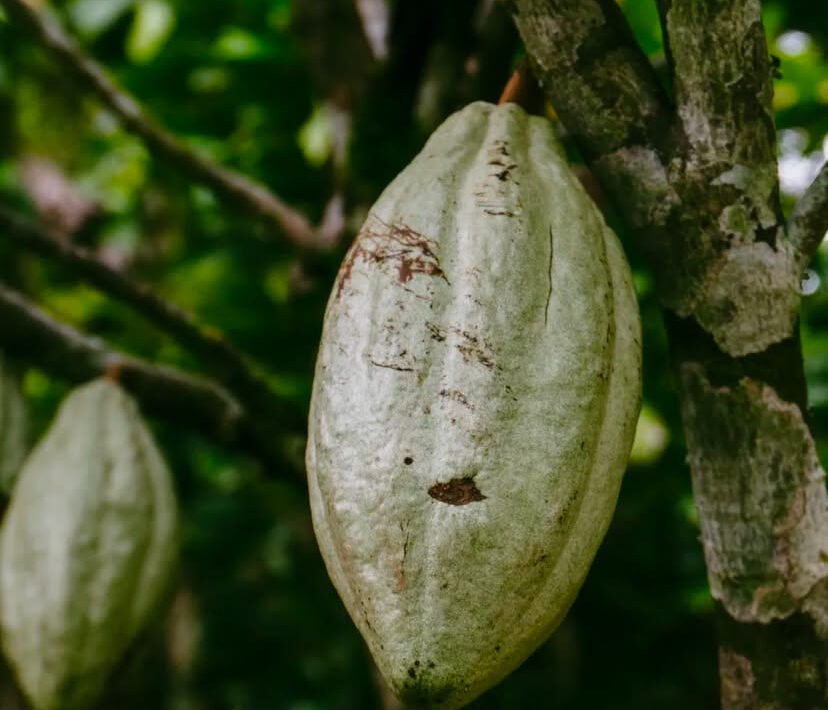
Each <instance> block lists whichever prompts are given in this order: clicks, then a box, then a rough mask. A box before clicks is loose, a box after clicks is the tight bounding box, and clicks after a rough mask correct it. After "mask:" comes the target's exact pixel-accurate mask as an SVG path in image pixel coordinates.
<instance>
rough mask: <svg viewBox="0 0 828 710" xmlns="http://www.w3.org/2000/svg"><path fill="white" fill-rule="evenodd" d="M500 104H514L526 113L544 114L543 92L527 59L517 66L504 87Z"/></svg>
mask: <svg viewBox="0 0 828 710" xmlns="http://www.w3.org/2000/svg"><path fill="white" fill-rule="evenodd" d="M497 103H498V104H506V103H513V104H517V105H518V106H520V107H521V108H522V109H523V110H524V111H526V113H532V114H536V115H541V114H542V113H543V92H542V91H541V89H540V86H538V82H537V81H536V80H535V77H534V75H533V74H532V70H531V69H530V68H529V62H528V61H526V60H525V59H524V60H523V61H522V62H521V63H520V64H519V65H518V66H517V68H516V69H515V70H514V71H513V72H512V75H511V76H510V77H509V81H507V82H506V86H504V87H503V91H502V92H501V94H500V98H499V99H498V101H497Z"/></svg>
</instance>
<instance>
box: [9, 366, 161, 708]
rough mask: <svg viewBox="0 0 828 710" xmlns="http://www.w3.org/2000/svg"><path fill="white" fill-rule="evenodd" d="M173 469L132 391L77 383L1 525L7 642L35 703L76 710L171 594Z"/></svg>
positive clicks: (100, 686) (23, 475)
mask: <svg viewBox="0 0 828 710" xmlns="http://www.w3.org/2000/svg"><path fill="white" fill-rule="evenodd" d="M176 528H177V511H176V501H175V496H174V492H173V489H172V482H171V479H170V473H169V471H168V469H167V466H166V464H165V463H164V460H163V458H162V457H161V454H160V452H159V451H158V448H157V446H156V445H155V443H154V442H153V440H152V437H151V434H150V432H149V430H148V429H147V427H146V425H145V424H144V423H143V421H142V420H141V416H140V414H139V412H138V408H137V407H136V405H135V403H134V402H133V401H132V399H131V398H130V397H129V396H128V395H127V394H126V393H125V392H124V391H123V390H122V389H121V388H120V387H118V386H117V385H116V384H113V383H111V382H109V381H107V380H96V381H94V382H92V383H90V384H87V385H84V386H83V387H80V388H78V389H76V390H75V391H74V392H72V394H70V395H69V397H67V398H66V400H65V401H64V402H63V404H62V405H61V407H60V410H59V412H58V414H57V417H56V419H55V421H54V422H53V424H52V426H51V428H50V429H49V431H48V432H47V434H46V435H45V437H44V438H43V439H42V440H41V441H40V443H39V444H38V445H37V447H36V448H35V450H34V451H33V452H32V454H31V456H30V457H29V458H28V460H27V461H26V464H25V466H24V468H23V471H22V473H21V475H20V478H19V480H18V483H17V485H16V487H15V489H14V495H13V496H12V501H11V504H10V506H9V509H8V511H7V513H6V518H5V520H4V522H3V527H2V530H1V531H0V627H2V630H1V632H2V639H1V640H2V645H3V650H4V651H5V653H6V656H7V657H8V659H9V660H10V661H11V664H12V666H13V668H14V670H15V673H16V675H17V678H18V680H19V681H20V685H21V687H22V688H23V690H24V691H25V693H26V695H27V696H28V697H29V699H30V701H31V703H32V705H33V706H34V708H35V710H59V709H60V710H81V709H82V708H87V707H90V706H91V705H92V704H93V703H94V702H95V701H96V700H97V698H98V696H99V694H100V693H101V691H102V689H103V687H104V685H105V683H106V681H107V679H108V676H109V673H110V671H111V670H112V668H113V666H114V665H115V664H116V663H117V662H118V661H119V660H120V659H121V656H122V655H123V653H124V651H125V650H126V648H127V646H128V645H129V643H130V642H131V641H132V640H133V639H134V638H135V636H136V635H137V634H138V632H139V631H140V630H141V629H142V627H143V626H144V625H145V623H146V622H147V620H148V618H149V616H150V615H151V613H152V612H153V610H154V609H155V607H156V605H157V603H158V601H159V599H160V597H161V595H163V594H164V592H165V591H166V588H167V585H168V582H169V579H170V574H171V571H172V567H173V563H174V560H175V555H176V549H177V539H176V538H177V535H176Z"/></svg>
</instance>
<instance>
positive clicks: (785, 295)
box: [511, 0, 828, 710]
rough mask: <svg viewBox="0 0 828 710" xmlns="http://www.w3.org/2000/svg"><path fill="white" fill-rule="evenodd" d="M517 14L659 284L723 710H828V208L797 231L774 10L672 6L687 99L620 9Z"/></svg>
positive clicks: (753, 2)
mask: <svg viewBox="0 0 828 710" xmlns="http://www.w3.org/2000/svg"><path fill="white" fill-rule="evenodd" d="M511 9H512V13H513V16H514V19H515V22H516V24H517V26H518V29H519V30H520V33H521V35H522V37H523V40H524V43H525V44H526V47H527V50H528V52H529V55H530V58H531V60H532V64H533V67H534V70H535V74H536V77H537V78H538V80H539V81H540V83H541V84H542V86H543V88H544V91H545V93H546V96H547V98H548V99H549V100H550V101H551V102H552V104H553V105H554V107H555V110H556V111H557V113H558V115H559V116H560V117H561V120H562V121H563V122H564V124H565V125H566V126H567V128H568V130H569V131H570V132H571V133H572V134H573V135H574V136H575V138H576V140H577V141H578V143H579V146H580V148H581V150H582V151H583V153H584V155H585V156H586V158H587V160H588V162H589V163H590V165H591V167H592V169H593V170H594V172H595V173H596V174H597V175H598V177H599V178H600V180H601V181H602V183H603V186H604V188H605V190H606V191H607V193H608V194H609V195H610V197H611V198H613V199H614V200H615V202H616V203H617V204H618V206H619V209H620V211H621V212H622V214H623V217H624V219H625V221H626V223H627V226H628V227H629V229H630V233H631V234H634V235H635V237H636V239H637V242H638V246H639V248H640V249H641V250H642V252H643V253H644V254H645V255H646V256H647V257H648V259H649V262H650V266H651V268H652V270H653V273H655V274H656V275H657V279H658V286H659V295H660V298H661V302H662V305H663V306H664V309H665V319H666V323H667V330H668V334H669V339H670V347H671V352H672V357H673V362H674V366H675V371H676V379H677V383H678V389H679V395H680V399H681V410H682V419H683V423H684V430H685V435H686V439H687V448H688V461H689V464H690V470H691V474H692V479H693V490H694V495H695V499H696V506H697V508H698V512H699V520H700V523H701V529H702V543H703V546H704V553H705V559H706V562H707V570H708V579H709V582H710V589H711V593H712V595H713V597H714V598H715V599H716V600H717V602H718V610H719V619H720V622H719V625H718V627H719V645H720V648H719V667H720V676H721V698H722V707H723V708H725V710H737V709H738V710H753V709H756V710H758V709H759V708H763V709H767V708H773V709H774V710H782V709H786V708H789V709H790V710H803V709H805V708H825V707H828V495H826V488H825V473H824V471H823V469H822V467H821V466H820V463H819V459H818V457H817V453H816V447H815V444H814V439H813V436H812V434H811V432H810V431H809V428H808V422H807V413H806V412H807V408H806V407H807V393H806V386H805V377H804V372H803V365H802V356H801V349H800V344H799V335H798V330H797V325H796V324H797V317H798V311H799V301H800V294H799V290H798V284H799V277H800V274H801V271H802V268H803V266H804V265H805V264H806V263H807V260H808V258H809V256H810V253H811V251H812V250H813V249H815V248H816V244H818V243H819V240H820V239H821V237H822V234H824V232H825V229H826V226H828V225H826V224H825V220H826V217H825V215H826V214H828V209H826V205H825V202H826V198H825V195H824V194H823V193H824V192H828V190H825V189H823V188H821V187H819V186H818V185H816V184H815V187H814V190H813V191H809V193H810V194H809V200H810V201H811V202H813V203H814V205H817V206H818V207H817V209H816V211H814V208H813V205H811V204H810V203H809V204H808V210H809V215H808V218H807V219H805V220H804V221H805V222H807V223H808V225H809V226H808V230H810V231H809V233H808V234H807V235H803V234H800V233H798V231H797V230H799V229H800V228H799V226H798V225H799V224H800V223H801V222H802V220H800V219H799V217H798V216H797V222H796V230H795V229H794V226H795V225H794V222H793V221H791V222H790V223H789V225H788V228H787V231H786V225H785V224H784V222H783V220H782V216H781V209H780V206H779V198H778V180H777V165H776V157H775V131H774V126H773V119H772V112H771V103H770V102H771V97H772V77H771V67H770V66H769V58H768V54H767V47H766V43H765V36H764V30H763V28H762V23H761V17H760V4H759V2H758V0H733V1H732V2H728V3H722V2H715V1H714V0H693V1H691V0H659V9H660V13H661V19H662V28H663V32H664V37H665V45H666V49H667V56H668V60H669V65H670V69H671V71H672V100H670V99H668V98H667V95H666V93H665V92H664V91H663V89H662V88H661V86H660V83H659V81H658V79H657V77H656V76H655V74H654V72H653V70H652V68H651V67H650V65H649V63H648V62H647V60H646V58H645V57H644V55H643V54H642V53H641V51H640V49H639V48H638V46H637V45H636V44H635V41H634V39H633V37H632V33H631V32H630V29H629V27H628V26H627V24H626V21H625V19H624V17H623V15H622V14H621V11H620V10H619V9H618V6H617V5H616V4H615V3H614V2H613V0H587V1H584V0H580V1H579V0H513V2H511ZM820 181H821V184H823V185H824V182H825V178H824V176H821V177H820ZM814 215H816V216H814ZM814 230H815V231H814ZM819 230H821V231H819ZM795 232H796V233H795Z"/></svg>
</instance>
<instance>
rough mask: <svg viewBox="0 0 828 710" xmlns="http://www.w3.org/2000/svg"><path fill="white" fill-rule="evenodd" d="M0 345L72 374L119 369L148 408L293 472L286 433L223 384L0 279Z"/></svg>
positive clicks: (272, 470) (275, 470) (276, 471)
mask: <svg viewBox="0 0 828 710" xmlns="http://www.w3.org/2000/svg"><path fill="white" fill-rule="evenodd" d="M0 347H2V349H3V350H4V351H6V352H8V353H9V354H10V355H12V356H16V357H18V358H20V359H21V360H23V361H25V362H26V363H28V364H30V365H33V366H35V367H38V368H41V369H43V370H44V371H46V372H48V373H50V374H52V375H55V376H57V377H60V378H64V379H67V380H69V381H70V382H84V381H86V380H90V379H93V378H95V377H99V376H101V375H103V374H105V373H107V372H111V371H112V370H115V369H117V370H118V373H119V382H120V383H121V384H122V385H123V387H124V388H125V389H127V390H128V391H130V392H131V393H132V394H133V395H134V396H135V398H136V399H137V400H138V401H139V403H140V404H141V407H142V409H144V410H145V411H146V412H147V413H149V414H152V415H154V416H157V417H159V418H161V419H165V420H167V421H169V422H171V423H172V424H173V425H175V426H178V427H181V426H185V427H187V428H191V429H194V430H196V431H198V432H199V433H201V434H202V435H204V436H205V437H207V438H208V439H211V440H214V441H217V442H219V443H222V444H226V445H231V446H235V447H238V448H240V449H242V450H245V451H249V452H251V453H253V454H255V455H256V456H258V457H259V458H260V459H261V460H262V461H263V462H265V463H266V464H268V466H267V468H268V474H270V475H276V476H282V475H285V474H287V473H289V472H291V473H292V472H295V471H296V466H295V465H294V464H293V462H291V461H290V457H289V456H288V455H287V444H286V441H285V439H284V437H280V436H279V435H278V434H277V433H274V432H273V431H272V430H270V431H267V432H266V431H262V429H261V428H260V427H259V426H258V425H257V422H256V421H255V420H254V418H252V417H251V416H250V415H249V414H248V412H247V411H246V410H245V409H244V407H242V405H241V404H240V403H239V401H238V400H237V399H236V398H234V397H233V396H232V395H231V394H229V393H228V392H227V391H226V390H225V389H224V388H222V387H221V386H219V385H217V384H215V383H213V382H211V381H209V380H205V379H200V378H195V377H191V376H190V375H188V374H186V373H184V372H180V371H178V370H175V369H173V368H170V367H160V366H155V365H151V364H149V363H147V362H145V361H143V360H140V359H138V358H135V357H132V356H129V355H126V354H124V353H122V352H119V351H117V350H114V349H112V348H110V347H109V346H108V345H107V344H106V343H105V342H104V341H102V340H100V339H98V338H93V337H90V336H88V335H85V334H84V333H81V332H80V331H77V330H75V329H74V328H72V327H70V326H68V325H66V324H64V323H60V322H58V321H56V320H54V319H53V318H52V317H51V316H48V315H47V314H46V313H44V312H43V311H42V310H40V309H39V308H38V307H37V306H35V305H34V304H33V303H31V302H30V301H28V300H27V299H26V298H24V297H23V296H22V295H21V294H19V293H18V292H16V291H14V290H12V289H10V288H8V287H6V286H4V285H3V284H0Z"/></svg>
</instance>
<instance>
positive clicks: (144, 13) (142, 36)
mask: <svg viewBox="0 0 828 710" xmlns="http://www.w3.org/2000/svg"><path fill="white" fill-rule="evenodd" d="M174 26H175V12H174V11H173V9H172V7H171V6H170V4H169V3H168V2H165V1H164V0H143V1H142V2H140V3H139V4H138V5H137V6H136V8H135V17H134V18H133V20H132V27H131V28H130V30H129V36H128V37H127V44H126V53H127V56H128V57H129V59H130V61H131V62H132V63H133V64H146V63H147V62H150V61H152V60H153V59H154V58H155V57H156V56H157V55H158V53H159V52H160V51H161V49H162V48H163V47H164V44H165V43H166V41H167V39H168V38H169V36H170V34H171V33H172V30H173V27H174Z"/></svg>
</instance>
